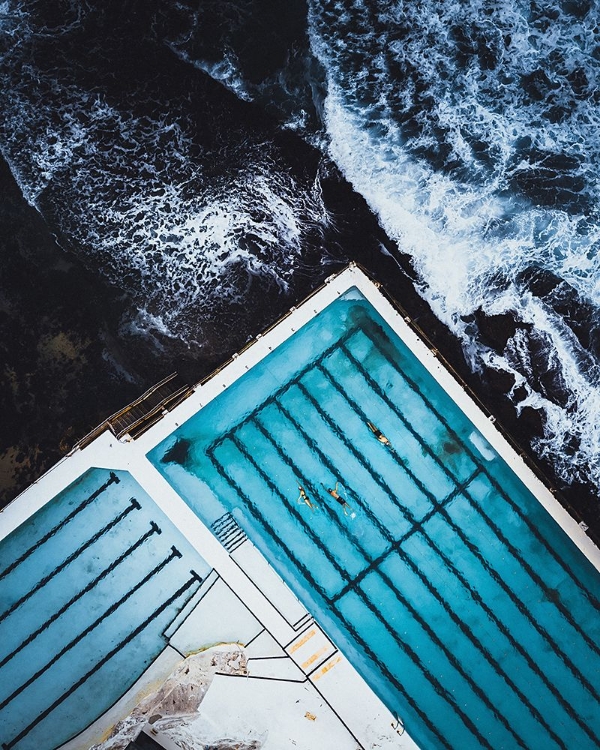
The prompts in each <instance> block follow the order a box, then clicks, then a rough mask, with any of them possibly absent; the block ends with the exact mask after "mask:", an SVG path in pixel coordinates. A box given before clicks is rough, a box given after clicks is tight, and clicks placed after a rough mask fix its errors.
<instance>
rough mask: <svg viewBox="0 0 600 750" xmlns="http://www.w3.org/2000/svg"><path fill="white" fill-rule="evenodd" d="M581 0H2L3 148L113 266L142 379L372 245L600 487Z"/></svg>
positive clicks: (374, 260) (590, 48)
mask: <svg viewBox="0 0 600 750" xmlns="http://www.w3.org/2000/svg"><path fill="white" fill-rule="evenodd" d="M598 16H599V9H598V6H597V5H596V4H594V3H592V2H586V1H581V2H578V1H576V0H564V1H563V2H545V3H539V4H538V3H534V2H528V3H524V2H511V3H508V2H497V1H496V2H492V1H489V2H488V1H486V0H472V2H461V3H457V2H439V1H438V2H429V1H428V0H420V1H419V2H416V1H415V2H401V1H400V0H379V1H378V2H375V1H372V2H371V1H368V0H367V1H365V2H362V1H360V0H339V1H337V2H333V1H327V0H322V1H321V2H317V0H310V2H301V1H299V0H285V2H281V0H279V1H277V2H276V1H275V0H262V1H259V0H234V1H232V2H220V1H218V0H204V1H202V0H197V1H196V2H192V1H191V0H179V1H175V0H172V1H171V2H167V1H166V0H163V1H162V2H161V1H160V0H147V1H146V2H128V1H127V0H121V2H111V1H110V0H108V1H104V2H99V1H95V2H92V1H91V0H90V1H85V0H63V2H54V3H48V2H46V1H45V0H38V1H37V2H36V1H35V0H1V1H0V82H1V85H0V151H1V153H2V156H3V157H4V159H5V161H6V163H7V164H8V166H9V168H10V171H11V173H12V176H13V178H14V180H16V183H17V185H18V187H19V190H20V193H21V195H22V199H23V201H26V202H27V204H29V206H32V207H34V208H35V209H36V210H37V211H38V212H39V214H40V215H41V217H43V220H44V221H45V223H46V225H47V227H48V229H49V231H50V232H51V233H52V234H53V235H54V236H55V237H56V239H57V242H58V243H59V245H60V246H61V247H62V248H63V249H64V251H65V252H66V253H67V255H68V257H69V258H71V259H73V262H77V263H79V264H81V265H82V267H83V268H85V269H86V273H88V274H91V275H92V277H94V278H96V279H97V280H98V284H99V285H100V287H99V288H101V287H102V285H105V288H106V289H107V290H112V291H107V295H108V297H107V299H108V298H109V297H110V298H111V299H114V296H115V290H117V292H118V297H119V305H120V308H119V312H118V316H117V317H118V323H115V324H114V330H113V331H112V333H111V336H112V337H113V338H116V339H118V340H119V342H120V344H121V346H122V347H125V348H127V347H130V346H131V347H134V348H135V347H137V348H138V349H140V350H141V349H144V350H145V351H146V352H150V353H151V354H147V355H146V358H148V357H150V359H151V358H152V357H154V358H155V361H156V362H157V363H159V364H157V367H156V374H157V377H156V378H155V379H158V378H159V377H161V376H162V375H164V374H166V373H165V371H164V369H165V368H167V366H168V365H172V367H170V368H167V369H178V366H177V365H178V362H181V361H185V363H186V364H185V367H186V368H187V371H188V372H189V373H190V374H192V375H193V374H194V363H197V366H198V372H200V371H201V370H202V368H203V367H204V366H205V365H206V363H207V362H215V361H216V360H218V358H219V356H221V355H223V354H225V353H228V352H230V351H232V350H233V349H235V348H236V347H237V346H239V345H240V344H242V343H243V342H244V341H245V340H246V339H247V338H248V336H250V335H251V334H252V333H253V332H256V331H257V330H260V328H261V327H263V326H264V325H265V324H266V323H267V322H269V321H271V320H272V319H273V317H275V316H276V315H277V314H280V313H281V312H282V311H284V310H285V309H287V308H288V307H289V306H290V304H292V303H293V302H294V301H296V300H297V299H298V298H299V297H301V296H302V295H303V294H305V293H306V292H307V291H308V290H309V289H311V288H314V287H315V286H316V285H318V283H320V281H321V280H322V279H323V278H324V277H325V276H327V275H329V273H331V272H332V271H334V270H337V269H338V268H339V267H340V266H341V263H342V262H343V261H344V259H345V258H356V259H359V260H360V261H362V262H363V263H366V264H367V266H372V268H373V270H375V271H377V269H379V268H380V266H382V265H385V263H388V264H391V265H390V268H397V275H398V277H402V278H404V279H405V278H406V273H405V271H406V270H407V269H408V271H409V275H410V277H411V279H412V283H413V284H414V287H415V288H416V289H417V291H418V293H419V295H420V296H421V298H422V299H423V300H424V301H425V302H426V303H427V305H428V306H429V307H430V309H431V310H432V311H433V313H434V314H435V316H437V319H438V320H439V321H441V322H442V323H443V324H444V325H445V326H447V328H448V329H449V330H450V331H451V332H452V334H453V335H454V337H455V338H456V341H457V342H458V343H459V345H460V347H461V348H462V351H463V353H464V356H465V358H466V360H467V362H468V365H469V367H470V369H471V371H472V372H473V373H474V374H475V375H474V378H475V380H474V382H477V378H478V377H481V382H486V383H487V384H488V386H489V383H502V386H503V388H504V390H506V391H508V395H509V398H510V399H511V401H512V403H513V404H514V406H515V409H516V411H517V413H519V412H528V413H531V412H532V410H534V411H535V412H537V413H538V414H539V415H540V431H539V434H538V435H537V436H535V437H533V438H532V442H531V448H532V450H533V451H534V452H535V453H536V454H537V455H538V456H539V457H541V458H542V459H544V460H545V461H547V462H548V465H549V466H550V467H551V471H552V472H554V474H555V476H556V477H557V478H558V480H559V481H560V482H562V483H563V484H564V485H566V486H568V485H572V486H577V487H578V486H580V485H581V486H583V485H585V486H586V487H587V489H588V496H589V495H590V493H591V495H592V496H593V495H594V494H595V493H596V488H597V487H598V486H600V462H599V459H598V455H599V448H600V419H599V418H598V417H599V415H600V392H599V390H598V385H599V376H600V372H599V368H598V357H599V355H600V337H599V329H598V322H599V319H598V304H599V302H600V281H599V280H600V274H599V272H598V271H599V269H598V265H599V255H598V248H599V240H600V215H599V210H598V205H599V201H598V198H599V186H600V183H599V177H598V169H597V165H598V163H599V161H600V159H599V156H600V153H599V151H600V133H599V128H598V125H599V122H600V106H599V105H600V101H599V100H600V87H599V85H598V83H599V81H598V78H599V72H600V32H599V26H598V22H599V19H598ZM390 254H391V256H396V257H398V258H400V256H401V255H402V257H403V259H404V260H403V262H402V265H403V268H404V271H402V270H401V269H400V267H399V266H397V265H395V264H394V263H392V262H391V261H390ZM407 259H408V264H407V262H406V261H407ZM99 295H100V296H99V302H98V305H97V306H98V307H101V306H102V294H101V293H99ZM111 295H112V297H111ZM121 364H122V363H121ZM132 369H135V367H133V368H132ZM151 370H152V368H151V367H148V365H146V368H145V370H144V373H143V374H140V373H137V374H136V373H130V375H131V379H132V381H135V380H136V377H137V379H138V382H140V383H141V382H146V381H150V382H151V377H150V374H149V373H150V371H151ZM159 370H160V372H159Z"/></svg>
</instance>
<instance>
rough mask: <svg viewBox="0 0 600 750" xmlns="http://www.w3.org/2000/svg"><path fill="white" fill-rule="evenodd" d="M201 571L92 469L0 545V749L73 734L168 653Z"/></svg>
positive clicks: (158, 518) (178, 541) (160, 520)
mask: <svg viewBox="0 0 600 750" xmlns="http://www.w3.org/2000/svg"><path fill="white" fill-rule="evenodd" d="M208 571H209V567H208V565H207V564H206V563H205V562H204V560H203V559H202V558H201V557H200V555H199V554H198V553H197V552H196V551H195V550H194V549H193V547H191V546H190V545H189V543H188V542H187V541H186V540H185V539H184V538H183V536H182V535H181V534H180V532H179V531H178V530H177V529H176V528H175V527H174V526H173V524H172V523H171V522H170V521H169V520H168V519H167V517H166V516H165V515H164V514H163V513H162V512H161V511H160V510H159V508H158V507H157V506H156V504H155V503H154V502H153V501H152V499H151V498H150V497H149V496H148V495H147V494H146V493H145V492H144V491H143V490H142V488H141V487H140V486H139V485H138V484H137V482H136V481H135V480H134V479H133V477H132V476H131V475H130V474H128V473H127V472H125V471H107V470H104V469H91V470H90V471H88V472H86V473H85V474H84V475H83V476H82V477H80V479H78V480H77V481H76V482H75V483H74V484H72V485H71V486H70V487H68V488H67V489H66V490H64V491H63V492H61V493H60V494H59V495H57V496H56V497H55V498H54V499H52V500H51V501H50V502H49V503H48V504H46V505H44V506H43V507H42V508H41V509H40V510H39V511H38V512H37V513H36V514H35V515H33V516H31V517H30V518H29V519H28V520H27V521H26V522H25V523H23V524H22V525H21V526H19V527H18V528H17V529H16V530H15V531H14V532H13V533H12V534H10V535H9V536H7V537H6V538H5V539H4V540H3V541H2V542H1V543H0V744H2V747H3V748H5V749H6V750H12V748H15V750H40V749H42V750H50V749H51V748H54V747H58V746H60V745H62V744H63V743H64V742H66V741H67V740H69V739H70V738H71V737H74V736H76V735H77V734H78V733H79V732H80V731H82V730H83V729H85V728H86V727H87V726H88V725H89V724H90V723H91V722H92V721H94V720H95V719H96V718H97V717H98V716H100V715H101V714H102V713H104V711H106V710H107V709H108V708H109V707H110V706H111V705H112V704H113V703H114V702H115V701H116V700H118V698H120V697H121V695H122V694H124V693H125V691H126V690H127V689H128V688H129V687H130V686H131V685H132V684H133V683H134V682H135V681H136V680H137V678H138V677H139V676H140V675H141V674H142V672H143V671H144V670H145V669H146V668H147V667H148V666H149V665H150V664H151V663H152V662H153V661H154V659H155V658H156V657H157V656H158V654H159V653H160V652H161V651H162V650H163V649H164V648H165V646H166V645H167V639H166V638H165V637H164V636H163V633H164V631H165V629H166V628H167V627H168V626H169V624H170V623H171V622H172V621H173V619H174V618H175V617H176V616H177V614H178V613H179V612H180V611H181V610H182V609H183V607H184V606H185V604H186V603H187V601H188V600H189V599H190V597H192V596H193V594H194V593H195V591H197V589H198V588H199V586H200V583H201V581H202V579H203V577H205V576H206V575H207V574H208Z"/></svg>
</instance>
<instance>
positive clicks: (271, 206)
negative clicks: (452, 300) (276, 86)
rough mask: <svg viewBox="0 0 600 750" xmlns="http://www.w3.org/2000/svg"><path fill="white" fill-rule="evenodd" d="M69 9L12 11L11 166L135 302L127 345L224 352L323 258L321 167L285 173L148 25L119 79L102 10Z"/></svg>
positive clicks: (232, 104) (242, 116)
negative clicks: (55, 17) (59, 16)
mask: <svg viewBox="0 0 600 750" xmlns="http://www.w3.org/2000/svg"><path fill="white" fill-rule="evenodd" d="M68 7H69V9H70V10H71V14H70V15H71V20H70V21H65V20H61V23H60V24H59V25H57V26H55V27H52V26H50V20H49V19H47V17H46V16H47V15H48V14H49V12H50V11H47V10H46V8H44V7H42V4H41V3H40V4H36V3H29V4H28V5H27V11H25V10H23V9H22V8H17V9H15V10H13V11H12V13H9V9H8V3H5V4H4V6H3V8H4V14H5V17H7V18H9V19H10V24H11V32H10V34H6V35H5V36H4V49H3V52H4V54H3V60H2V81H3V86H2V92H1V93H0V101H1V103H2V109H3V117H2V124H1V126H0V127H1V141H2V153H3V155H4V157H5V158H6V160H7V161H8V163H9V164H10V166H11V169H12V171H13V174H14V175H15V176H16V178H17V180H18V182H19V184H20V186H21V189H22V191H23V194H24V195H25V197H26V198H27V200H28V201H29V202H30V203H31V204H32V205H35V206H36V207H37V208H38V209H39V210H40V211H41V212H42V213H43V214H44V216H45V217H46V219H47V220H48V221H49V223H50V225H51V226H52V228H53V230H54V231H55V232H56V234H57V235H58V237H59V239H60V241H61V242H62V243H63V244H64V245H65V246H68V247H69V248H70V249H72V250H74V251H75V252H76V253H77V254H78V255H79V256H80V257H82V258H83V259H84V261H85V262H86V264H87V265H88V266H89V267H92V268H93V269H95V270H98V271H100V272H101V273H102V274H103V275H104V276H105V277H106V278H107V279H108V280H109V281H110V282H111V283H112V284H114V285H116V286H118V287H120V288H122V289H123V290H124V291H125V292H126V293H127V294H129V295H130V296H131V298H132V299H133V301H134V303H135V306H136V309H137V310H136V312H135V313H134V314H133V315H132V319H131V320H130V321H129V324H128V328H129V331H133V332H136V331H137V332H141V331H144V332H145V333H146V334H150V335H152V336H153V337H154V338H155V339H156V341H161V340H164V339H165V338H171V339H173V340H177V341H180V342H183V343H184V344H185V346H186V347H188V348H197V349H199V350H202V348H203V347H204V346H206V345H207V344H208V343H209V340H210V344H211V346H212V347H213V348H217V349H218V348H219V346H221V345H223V346H227V342H228V337H227V334H226V331H225V332H220V331H219V327H221V328H223V327H225V328H227V322H228V321H227V310H231V308H232V307H233V306H235V305H242V304H245V305H248V304H249V303H252V302H254V303H255V305H256V308H257V309H255V316H256V319H258V320H260V310H259V309H258V308H260V299H261V295H262V293H264V292H265V291H268V290H270V293H271V296H273V295H277V293H278V291H277V290H280V291H282V292H285V291H286V290H287V289H288V287H289V286H290V285H293V283H294V281H295V279H296V276H297V275H298V274H301V273H302V269H303V264H304V259H305V257H306V256H307V254H308V252H307V248H310V246H311V244H314V245H317V246H319V245H320V244H321V236H322V234H323V231H324V230H325V228H326V227H327V225H328V221H329V220H328V215H327V211H326V209H325V207H324V205H323V201H322V196H321V191H320V187H319V180H318V159H317V158H316V157H315V156H314V155H311V154H310V153H309V150H308V148H307V149H306V153H305V154H304V155H305V157H306V158H305V160H304V162H301V161H300V160H298V163H297V164H290V160H289V159H288V158H287V157H286V155H285V153H284V149H283V148H282V146H281V144H280V143H278V134H277V132H276V130H275V129H274V128H273V127H272V126H271V125H270V124H269V123H268V121H266V120H264V119H262V118H261V116H260V115H258V114H256V113H255V112H252V111H248V109H247V106H248V105H245V104H244V103H242V102H239V100H238V99H237V98H235V97H233V96H229V97H228V96H226V94H225V92H223V90H222V88H221V87H219V86H217V85H216V84H215V83H213V82H212V81H210V80H209V79H206V78H203V77H200V76H190V75H189V73H188V71H189V68H187V66H186V67H184V66H182V65H181V64H180V63H179V62H178V61H177V59H176V58H175V57H174V56H173V55H172V53H171V52H170V51H169V50H168V49H167V46H166V45H164V44H163V43H162V40H161V39H156V38H153V36H152V33H151V30H152V24H151V23H150V22H149V24H148V26H149V28H148V30H147V33H146V35H144V34H143V29H139V28H138V29H137V31H138V32H141V37H142V38H141V40H140V39H138V40H137V42H136V40H135V39H134V40H131V39H129V38H128V35H127V32H128V29H127V28H125V29H119V28H116V29H113V30H112V33H113V35H114V38H115V39H116V40H117V41H116V42H115V44H116V45H119V44H123V43H131V44H132V45H133V46H134V50H132V52H131V55H132V56H133V55H134V54H135V55H136V56H139V58H144V56H145V57H146V60H145V61H143V62H138V60H137V59H135V60H134V59H131V60H129V59H128V60H126V61H125V68H126V78H124V79H123V73H122V72H121V71H119V70H117V69H115V68H114V62H113V60H117V61H120V60H121V59H122V51H121V50H119V52H120V54H119V55H117V54H114V52H115V50H111V49H107V44H110V41H107V40H106V38H105V37H104V35H103V32H105V31H106V28H105V23H106V20H105V15H104V11H102V12H101V11H99V10H98V9H93V8H91V7H90V6H89V5H85V6H83V7H84V8H85V12H84V11H82V10H81V8H80V7H79V5H78V4H76V3H75V2H73V3H71V4H70V5H69V6H68ZM34 11H35V12H34ZM67 15H68V14H67ZM109 17H110V16H109ZM153 18H154V17H152V18H150V21H152V20H153ZM113 20H114V19H113ZM136 44H137V49H135V46H136ZM84 45H85V46H86V47H87V49H88V53H87V55H83V54H82V53H81V51H79V52H78V57H77V59H76V62H77V63H78V66H75V65H74V64H73V54H72V52H71V51H70V48H71V47H73V46H76V47H77V48H78V49H80V48H83V46H84ZM147 60H150V62H147ZM48 61H50V63H51V64H46V63H47V62H48ZM92 61H93V62H92ZM88 62H89V64H90V65H93V66H95V70H94V75H93V80H91V81H90V80H88V79H89V77H90V73H89V70H88V69H86V67H85V66H86V64H87V63H88ZM128 63H129V64H130V65H131V67H130V68H128V65H127V64H128ZM142 65H143V66H144V68H143V69H140V68H141V66H142ZM119 74H120V76H121V79H119ZM174 81H175V83H173V82H174ZM91 84H93V85H91ZM264 314H265V315H266V314H267V313H266V312H265V313H264Z"/></svg>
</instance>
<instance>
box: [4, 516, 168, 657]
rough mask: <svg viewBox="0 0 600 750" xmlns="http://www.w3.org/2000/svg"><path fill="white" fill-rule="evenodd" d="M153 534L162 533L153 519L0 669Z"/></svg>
mask: <svg viewBox="0 0 600 750" xmlns="http://www.w3.org/2000/svg"><path fill="white" fill-rule="evenodd" d="M153 534H162V531H161V529H160V528H159V527H158V526H157V524H156V523H155V522H154V521H151V522H150V530H149V531H147V532H146V533H145V534H142V536H141V537H140V538H139V539H138V540H137V541H136V542H135V543H134V544H133V545H132V546H131V547H129V549H127V550H125V552H123V554H121V555H120V556H119V557H117V559H116V560H114V561H113V562H112V563H111V564H110V565H109V566H108V567H107V568H105V569H104V570H103V571H102V572H101V573H99V574H98V575H97V576H96V577H95V578H94V579H93V580H91V581H90V582H89V583H88V584H87V585H86V586H85V587H84V588H83V589H81V590H80V591H78V592H77V593H76V594H75V596H73V597H71V599H69V601H68V602H67V603H66V604H64V605H63V606H62V607H61V608H60V609H59V610H58V611H57V612H55V613H54V614H53V615H52V616H51V617H49V618H48V619H47V620H46V621H45V622H44V623H42V625H40V626H39V628H38V629H37V630H35V631H34V632H33V633H31V635H29V636H27V638H26V639H25V640H24V641H23V642H22V643H21V644H19V645H18V646H17V647H16V648H15V649H14V650H13V651H11V652H10V653H9V654H7V655H6V656H5V657H4V658H3V659H2V660H0V669H1V668H2V667H3V666H4V665H5V664H7V663H8V662H9V661H10V660H11V659H12V658H13V657H14V656H15V655H16V654H18V653H19V651H22V650H23V649H24V648H25V647H26V646H28V645H29V644H30V643H32V642H33V641H34V640H35V639H36V638H37V637H38V635H40V634H41V633H43V632H44V631H45V630H46V629H47V628H48V627H50V625H52V623H54V622H56V620H58V618H59V617H61V616H62V615H64V613H65V612H66V611H67V610H68V609H69V607H72V606H73V604H75V602H77V601H78V600H79V599H81V597H82V596H84V594H87V593H89V592H90V591H91V590H92V589H93V588H94V587H95V586H96V585H97V584H98V583H100V581H102V580H103V579H104V578H106V577H107V576H108V575H110V573H112V572H113V571H114V570H115V568H117V567H118V566H119V565H120V564H121V563H122V562H123V561H124V560H126V559H127V558H128V557H129V556H130V555H132V554H133V553H134V552H135V551H136V550H137V549H138V548H139V547H141V546H142V545H143V544H144V542H146V541H147V540H148V539H149V538H150V537H151V536H152V535H153Z"/></svg>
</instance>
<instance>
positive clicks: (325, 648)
mask: <svg viewBox="0 0 600 750" xmlns="http://www.w3.org/2000/svg"><path fill="white" fill-rule="evenodd" d="M330 648H331V644H330V643H326V644H325V645H324V646H322V647H321V648H320V649H319V650H318V651H317V652H316V653H315V654H313V655H312V656H311V657H310V659H307V660H306V661H305V662H304V664H302V665H301V666H302V669H306V668H307V667H310V665H311V664H314V662H316V661H317V659H318V658H319V657H320V656H323V654H324V653H325V652H326V651H329V649H330Z"/></svg>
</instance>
